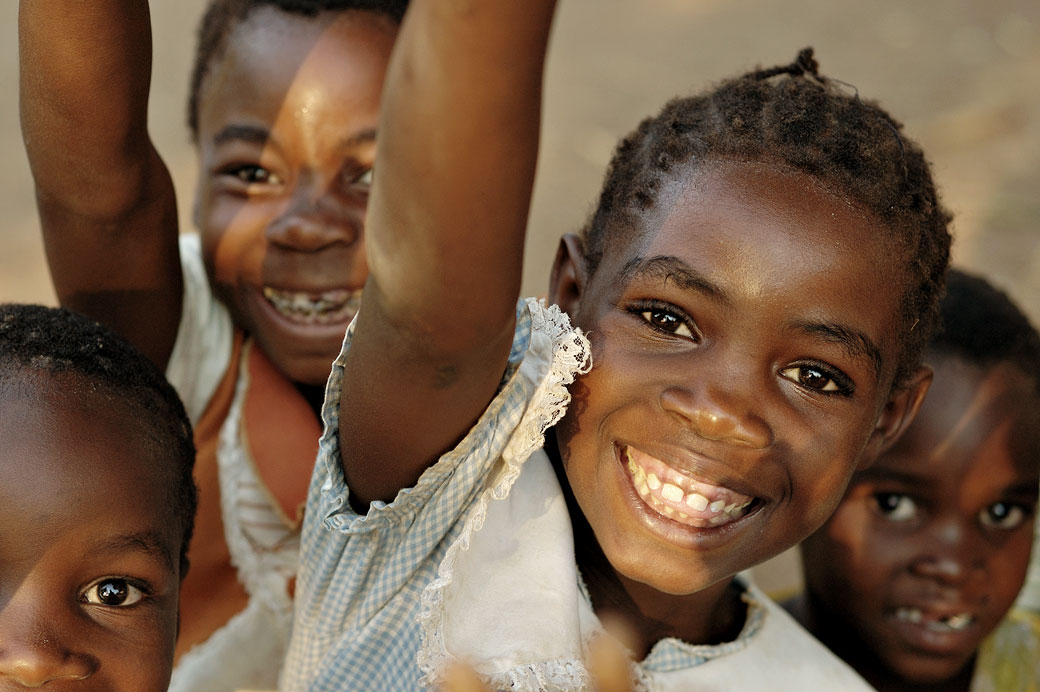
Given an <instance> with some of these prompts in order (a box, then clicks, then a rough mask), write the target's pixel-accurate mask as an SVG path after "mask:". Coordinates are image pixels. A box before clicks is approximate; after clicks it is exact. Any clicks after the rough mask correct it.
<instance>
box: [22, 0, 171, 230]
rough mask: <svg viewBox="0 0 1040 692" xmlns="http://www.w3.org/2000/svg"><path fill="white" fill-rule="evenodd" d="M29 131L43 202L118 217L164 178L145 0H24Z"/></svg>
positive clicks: (24, 104) (24, 93) (24, 101)
mask: <svg viewBox="0 0 1040 692" xmlns="http://www.w3.org/2000/svg"><path fill="white" fill-rule="evenodd" d="M19 58H20V96H21V118H22V131H23V136H24V140H25V147H26V151H27V153H28V156H29V162H30V165H31V167H32V171H33V176H34V178H35V180H36V185H37V190H38V193H39V195H40V197H41V200H42V201H43V202H45V203H47V204H53V205H60V206H62V207H64V208H65V209H67V210H68V211H70V212H73V213H77V214H80V215H83V216H88V217H99V218H102V219H106V218H108V219H112V218H115V217H118V216H120V215H123V214H126V213H127V210H128V209H129V208H130V207H132V206H133V205H135V204H138V203H139V202H140V200H141V199H142V198H143V197H144V196H145V189H146V188H147V186H148V185H151V184H155V182H156V181H155V179H154V176H153V175H150V173H149V170H148V168H149V166H154V165H155V163H156V162H157V161H156V160H155V159H153V156H152V153H153V152H152V146H151V143H150V141H149V138H148V133H147V107H148V89H149V82H150V77H151V74H150V73H151V30H150V24H149V13H148V3H147V2H146V1H144V0H22V1H21V4H20V7H19Z"/></svg>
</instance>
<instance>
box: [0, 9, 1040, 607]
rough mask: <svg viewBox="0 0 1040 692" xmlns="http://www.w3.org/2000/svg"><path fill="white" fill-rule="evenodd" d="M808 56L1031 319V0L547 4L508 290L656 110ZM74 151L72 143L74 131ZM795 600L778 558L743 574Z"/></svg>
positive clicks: (163, 99) (21, 187) (185, 212)
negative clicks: (904, 144) (908, 167)
mask: <svg viewBox="0 0 1040 692" xmlns="http://www.w3.org/2000/svg"><path fill="white" fill-rule="evenodd" d="M204 6H205V0H153V2H152V22H153V28H154V34H155V39H154V40H155V45H154V52H155V61H154V66H153V80H152V81H153V84H152V98H151V104H150V117H151V129H152V134H153V139H154V140H155V142H156V144H157V146H158V148H159V151H160V153H161V154H162V156H163V158H164V159H165V161H166V163H167V165H168V166H169V167H170V170H171V173H172V174H173V177H174V183H175V185H176V187H177V193H178V197H179V200H178V201H179V205H180V210H181V218H182V220H183V221H182V228H185V229H187V228H190V226H191V223H190V218H191V214H190V211H191V204H192V193H193V185H194V178H195V171H194V167H195V157H194V151H193V149H192V146H191V144H190V141H189V137H188V131H187V127H186V125H185V124H184V123H185V117H184V114H185V101H186V98H187V82H188V73H189V70H190V66H191V58H192V51H193V49H194V42H195V39H194V32H195V24H196V22H197V21H198V19H199V17H200V16H201V13H202V9H203V7H204ZM16 34H17V3H16V2H14V1H13V0H7V1H6V2H3V3H0V151H2V152H4V156H3V157H2V159H0V215H2V216H3V218H4V226H5V228H4V229H3V231H2V233H3V240H2V242H0V301H22V302H43V303H53V302H54V295H53V292H52V290H51V288H50V284H49V281H48V278H47V272H46V267H45V263H44V258H43V249H42V246H41V243H40V239H39V228H38V224H37V222H36V213H35V208H34V203H33V191H32V183H31V179H30V175H29V170H28V165H27V163H26V159H25V154H24V152H23V149H22V144H21V137H20V132H19V125H18V60H17V39H16ZM804 46H813V47H815V48H816V57H817V59H818V60H819V62H820V65H821V71H822V72H823V74H826V75H828V76H831V77H835V78H838V79H841V80H842V81H845V82H848V83H850V84H852V85H854V86H855V87H856V88H858V89H859V92H860V94H861V95H863V96H864V97H869V98H874V99H877V100H879V101H880V102H881V103H882V104H883V105H884V106H885V107H886V108H887V109H888V110H889V111H890V112H891V113H893V114H894V115H895V116H896V117H897V118H899V119H901V120H902V121H903V122H904V124H905V125H906V131H907V133H908V134H909V135H910V136H911V137H912V138H914V139H916V140H917V141H918V142H919V143H921V145H922V146H923V147H924V150H925V152H926V153H927V154H928V155H929V157H930V159H931V161H932V163H933V165H934V170H935V174H936V177H937V179H938V183H939V186H940V189H941V191H942V194H943V199H944V201H945V203H946V205H947V206H948V207H949V208H950V209H951V210H952V211H953V212H954V213H955V216H956V220H955V222H954V233H955V238H956V239H955V245H954V261H955V263H957V264H959V265H961V266H963V267H966V268H969V269H972V270H974V271H977V272H980V273H983V274H985V275H986V276H987V277H989V278H990V279H991V280H992V281H994V282H995V283H996V284H998V285H999V286H1001V287H1003V288H1004V289H1005V290H1007V291H1008V292H1009V293H1010V294H1011V295H1012V297H1014V298H1015V299H1017V300H1018V301H1019V303H1020V304H1021V305H1022V306H1023V307H1024V309H1025V310H1026V312H1027V313H1028V314H1030V316H1031V317H1032V318H1033V320H1034V322H1040V194H1038V188H1040V86H1038V85H1040V3H1038V2H1036V0H988V1H987V2H980V1H979V0H916V1H915V2H913V3H908V2H905V0H874V1H872V2H869V3H867V2H849V1H846V0H787V2H783V3H780V2H770V1H769V0H725V1H723V0H638V1H636V0H627V1H626V0H561V4H560V12H559V18H558V21H557V25H556V29H555V34H554V37H553V46H552V52H551V55H550V60H549V68H548V77H547V83H546V87H547V89H546V103H545V120H544V128H543V130H544V136H543V140H542V158H541V164H540V169H539V174H538V180H537V184H536V191H535V200H534V205H533V209H532V214H531V225H530V229H531V231H530V236H529V240H528V247H527V255H528V259H527V269H526V272H525V276H524V290H525V291H526V292H527V293H531V294H541V293H544V291H545V287H546V285H547V281H548V267H549V263H550V262H551V261H552V257H553V253H554V252H555V248H556V242H557V239H558V238H559V236H560V234H561V233H564V232H567V231H572V230H576V229H577V228H579V227H580V226H581V225H582V223H583V222H584V220H585V217H586V215H587V214H588V213H589V212H590V210H591V209H592V206H593V204H594V201H595V196H596V193H597V191H598V189H599V184H600V179H601V177H602V174H603V171H604V169H605V167H606V164H607V162H608V161H609V157H610V154H611V150H612V148H613V146H614V144H615V143H616V141H617V140H618V138H620V137H621V136H623V135H624V134H625V133H627V132H628V131H629V130H630V129H632V128H633V127H634V126H635V125H636V124H637V123H638V122H639V120H640V119H641V118H642V117H644V116H645V115H648V114H649V113H651V112H653V111H656V110H657V109H658V108H659V107H660V106H661V105H662V104H663V103H664V101H666V100H667V99H668V98H670V97H672V96H675V95H680V94H687V93H690V92H692V91H697V90H699V89H701V88H703V87H705V86H706V85H708V84H710V83H711V82H714V81H717V80H719V79H722V78H725V77H728V76H730V75H734V74H737V73H739V72H743V71H746V70H748V69H751V68H753V67H755V66H757V65H762V66H772V65H775V64H786V63H789V62H791V61H792V60H793V59H794V57H795V55H796V54H797V52H798V50H799V49H800V48H802V47H804ZM83 136H90V133H89V132H84V133H83ZM756 571H757V572H758V577H759V579H760V581H761V582H763V586H765V587H766V588H767V589H769V590H774V591H775V590H781V591H783V590H787V589H789V588H793V587H794V586H795V585H796V581H795V579H794V576H793V575H794V572H793V564H792V561H791V558H790V556H784V557H782V558H780V559H778V560H777V561H775V562H773V563H771V564H769V565H767V566H766V567H765V568H758V570H756Z"/></svg>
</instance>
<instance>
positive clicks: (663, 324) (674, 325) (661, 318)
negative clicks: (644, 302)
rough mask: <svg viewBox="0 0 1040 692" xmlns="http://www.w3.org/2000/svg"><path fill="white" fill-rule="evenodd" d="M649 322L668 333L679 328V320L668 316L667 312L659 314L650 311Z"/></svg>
mask: <svg viewBox="0 0 1040 692" xmlns="http://www.w3.org/2000/svg"><path fill="white" fill-rule="evenodd" d="M650 321H651V322H653V323H654V324H655V325H657V326H658V327H660V328H661V329H667V330H668V331H670V332H674V331H675V330H676V329H678V328H679V320H678V319H677V318H676V316H675V315H669V314H668V313H667V312H661V311H660V310H653V311H651V313H650Z"/></svg>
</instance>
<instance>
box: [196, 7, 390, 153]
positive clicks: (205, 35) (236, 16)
mask: <svg viewBox="0 0 1040 692" xmlns="http://www.w3.org/2000/svg"><path fill="white" fill-rule="evenodd" d="M262 7H272V8H274V9H276V10H278V11H280V12H285V13H286V14H291V15H297V16H301V17H317V16H318V15H319V14H321V13H322V12H345V11H347V10H357V11H359V12H373V13H375V14H381V15H384V16H386V17H389V18H390V19H391V20H393V21H394V22H395V23H397V24H400V23H401V20H402V19H403V18H404V13H405V10H406V9H407V8H408V0H212V2H211V3H210V5H209V7H208V8H207V9H206V12H205V14H204V15H203V16H202V22H201V23H200V24H199V29H198V44H197V45H196V48H195V64H194V66H193V67H192V71H191V83H190V87H189V95H188V127H189V128H190V129H191V136H192V139H193V140H197V139H198V131H199V93H200V91H201V89H202V82H203V81H204V80H205V79H206V75H207V74H209V68H210V65H212V64H213V61H214V60H215V59H217V58H219V57H220V56H221V55H222V54H223V52H224V49H225V48H226V47H227V40H228V36H230V35H231V32H232V30H233V29H234V28H235V27H236V26H238V25H239V24H241V23H242V22H243V21H245V20H246V18H248V17H249V15H250V14H251V13H252V12H253V11H254V10H257V9H260V8H262Z"/></svg>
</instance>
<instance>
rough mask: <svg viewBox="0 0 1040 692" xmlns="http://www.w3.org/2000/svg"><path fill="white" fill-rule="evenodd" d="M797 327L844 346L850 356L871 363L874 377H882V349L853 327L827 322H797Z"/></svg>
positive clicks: (795, 325)
mask: <svg viewBox="0 0 1040 692" xmlns="http://www.w3.org/2000/svg"><path fill="white" fill-rule="evenodd" d="M794 327H795V329H797V330H799V331H801V332H804V333H806V334H809V335H811V336H818V337H822V338H823V339H824V340H825V341H829V342H831V343H835V344H839V345H840V346H843V347H844V348H845V350H846V351H847V352H848V354H849V355H850V356H852V357H853V358H860V359H863V360H866V361H868V362H869V363H870V366H871V368H872V369H873V371H874V379H875V380H878V379H881V349H880V348H878V345H877V344H875V343H874V341H873V340H872V339H871V338H870V337H869V336H867V335H866V334H864V333H863V332H861V331H859V330H858V329H853V328H852V327H847V326H844V325H840V324H832V323H826V322H796V323H795V324H794Z"/></svg>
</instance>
